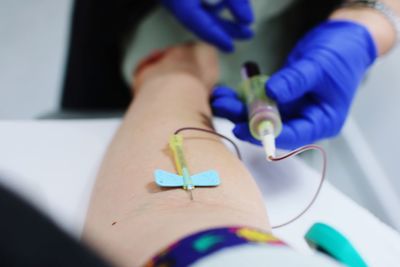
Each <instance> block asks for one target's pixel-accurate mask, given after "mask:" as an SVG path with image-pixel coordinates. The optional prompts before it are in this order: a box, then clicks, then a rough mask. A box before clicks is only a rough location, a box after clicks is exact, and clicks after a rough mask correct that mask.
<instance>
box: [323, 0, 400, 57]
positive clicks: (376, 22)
mask: <svg viewBox="0 0 400 267" xmlns="http://www.w3.org/2000/svg"><path fill="white" fill-rule="evenodd" d="M381 2H383V3H384V4H386V5H387V6H389V7H390V8H391V9H392V10H393V11H394V12H395V13H396V14H397V16H400V1H399V0H381ZM330 18H331V19H344V20H351V21H354V22H357V23H360V24H362V25H364V26H365V27H366V28H367V29H368V30H369V31H370V33H371V34H372V37H373V39H374V40H375V43H376V45H377V48H378V54H379V55H384V54H386V53H387V52H388V51H390V49H391V48H392V47H393V46H394V45H395V41H396V32H395V30H394V27H393V25H391V23H390V21H389V20H388V19H387V18H386V17H385V16H384V15H382V14H381V13H380V12H379V11H377V10H374V9H372V8H368V7H346V8H340V9H337V10H335V11H334V12H333V13H332V14H331V16H330Z"/></svg>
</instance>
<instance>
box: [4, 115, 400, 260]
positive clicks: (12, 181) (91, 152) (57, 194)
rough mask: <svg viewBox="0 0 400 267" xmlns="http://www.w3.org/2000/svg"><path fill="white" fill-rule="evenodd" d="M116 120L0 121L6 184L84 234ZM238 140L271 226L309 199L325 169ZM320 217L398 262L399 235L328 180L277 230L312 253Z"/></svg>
mask: <svg viewBox="0 0 400 267" xmlns="http://www.w3.org/2000/svg"><path fill="white" fill-rule="evenodd" d="M118 125H119V120H68V121H65V120H63V121H9V122H7V121H0V132H1V138H0V148H1V149H0V182H1V183H3V184H6V185H7V186H9V187H11V188H14V189H15V190H16V191H17V192H19V193H21V194H23V195H24V196H25V197H26V198H27V199H28V200H30V201H31V202H33V203H34V204H36V206H38V207H39V208H40V209H41V210H42V211H44V212H45V213H46V214H48V215H49V216H50V217H51V218H52V219H54V221H55V222H56V223H58V224H59V225H60V226H61V227H62V228H64V229H66V230H67V231H68V232H70V233H71V234H73V235H74V236H76V237H79V236H80V233H81V230H82V227H83V222H84V218H85V214H86V209H87V205H88V201H89V196H90V192H91V189H92V187H93V183H94V180H95V175H96V172H97V169H98V166H99V164H100V161H101V159H102V156H103V154H104V152H105V150H106V148H107V145H108V144H109V142H110V140H111V137H112V136H113V134H114V132H115V130H116V128H117V127H118ZM216 127H217V129H218V130H219V131H220V132H221V133H223V134H228V135H229V134H230V131H231V127H232V125H231V124H229V123H228V122H226V121H222V120H220V119H218V120H216ZM236 142H237V143H238V144H239V146H240V149H241V151H242V154H243V157H244V159H245V164H246V165H247V166H248V167H249V169H250V171H251V172H252V173H253V175H254V176H255V177H256V181H257V183H258V185H259V186H260V189H261V191H262V193H263V197H264V200H265V203H266V208H267V210H268V211H269V214H270V216H271V220H272V224H275V222H274V220H275V221H276V220H280V219H281V218H287V217H288V216H290V215H292V214H293V212H294V211H296V210H298V207H297V204H296V203H297V202H303V203H304V198H307V196H308V192H309V189H308V188H309V187H313V186H314V184H315V183H314V181H315V180H317V179H318V178H319V173H317V172H316V171H314V170H313V169H311V168H309V167H308V166H307V165H305V164H304V163H303V162H302V161H301V160H299V159H290V160H287V161H285V162H281V163H277V164H272V163H266V162H265V161H264V160H260V159H261V155H262V153H263V152H262V150H261V149H258V148H256V147H255V146H251V145H248V144H245V143H243V142H240V141H236ZM274 192H276V193H274ZM280 211H285V213H280ZM393 212H397V211H393ZM279 216H280V217H279ZM274 218H275V219H274ZM315 222H324V223H327V224H329V225H331V226H332V227H334V228H336V229H337V230H338V231H340V232H341V233H343V234H344V235H345V236H346V237H347V238H348V239H349V240H350V241H351V242H352V244H353V245H354V247H355V248H356V249H357V250H358V251H359V252H360V254H361V256H362V257H363V258H364V259H365V260H366V261H367V263H368V266H372V267H375V266H376V267H380V266H385V267H392V266H393V267H395V266H399V262H400V260H399V255H400V236H399V234H398V233H397V232H396V231H394V230H393V229H392V228H390V227H388V226H387V225H385V224H384V223H382V222H381V221H380V220H379V219H378V218H376V217H375V216H373V215H372V214H371V213H369V212H368V211H367V210H365V209H364V208H362V207H360V206H359V205H357V204H356V203H355V202H354V201H352V200H351V199H350V198H348V197H347V196H345V195H344V194H342V193H341V192H339V191H338V190H336V189H335V188H334V187H333V186H332V185H330V184H329V182H327V183H325V184H324V186H323V188H322V191H321V195H320V197H319V198H318V200H317V202H316V203H315V205H314V206H313V207H312V208H311V209H310V210H309V212H308V213H306V214H305V215H304V216H303V217H302V218H301V219H299V220H298V221H296V222H294V223H292V224H290V225H288V226H285V227H283V228H280V229H276V230H274V231H273V233H274V235H276V236H277V237H279V238H280V239H282V240H283V241H285V242H286V243H288V244H289V245H291V246H292V247H293V248H295V249H296V250H299V251H302V252H303V253H308V254H309V253H311V250H310V249H309V248H308V246H307V244H306V243H305V241H304V238H303V237H304V234H305V233H306V232H307V230H308V229H309V228H310V227H311V226H312V225H313V224H314V223H315Z"/></svg>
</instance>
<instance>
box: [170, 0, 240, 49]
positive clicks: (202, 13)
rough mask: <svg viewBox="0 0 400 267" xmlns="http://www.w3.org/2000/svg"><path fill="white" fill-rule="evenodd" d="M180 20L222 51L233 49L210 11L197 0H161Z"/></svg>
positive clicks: (226, 34) (230, 39)
mask: <svg viewBox="0 0 400 267" xmlns="http://www.w3.org/2000/svg"><path fill="white" fill-rule="evenodd" d="M163 3H164V5H165V6H166V7H168V8H169V9H170V10H172V12H173V13H174V14H175V16H176V18H177V19H178V20H179V21H180V22H182V23H183V24H184V25H185V26H186V27H187V28H188V29H190V30H191V31H192V32H193V33H194V34H196V35H197V36H198V37H200V38H201V39H203V40H204V41H207V42H209V43H211V44H214V45H216V46H217V47H218V48H220V49H221V50H223V51H226V52H230V51H232V50H233V40H232V38H231V37H230V36H229V34H228V33H226V32H225V31H224V30H223V29H222V27H221V26H220V25H219V24H218V22H217V21H215V19H214V18H213V15H212V14H211V13H210V12H207V11H206V10H205V9H204V8H203V7H202V6H201V4H200V2H199V1H198V0H185V1H181V0H175V1H171V0H170V1H166V0H164V1H163Z"/></svg>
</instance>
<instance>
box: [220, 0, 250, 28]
mask: <svg viewBox="0 0 400 267" xmlns="http://www.w3.org/2000/svg"><path fill="white" fill-rule="evenodd" d="M225 2H226V5H227V6H228V8H229V10H230V11H231V12H232V14H233V16H234V17H235V19H236V20H237V22H239V23H244V24H247V25H248V24H251V23H252V22H253V21H254V14H253V9H252V8H251V3H250V1H249V0H225Z"/></svg>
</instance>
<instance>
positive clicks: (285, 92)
mask: <svg viewBox="0 0 400 267" xmlns="http://www.w3.org/2000/svg"><path fill="white" fill-rule="evenodd" d="M321 74H322V73H321V70H320V68H319V67H318V65H317V64H315V63H314V62H313V60H312V59H300V60H298V61H295V62H293V63H291V64H290V65H288V66H286V67H284V68H282V69H281V70H279V71H278V72H276V73H275V74H274V75H272V76H271V78H270V79H269V80H268V81H267V83H266V92H267V95H268V96H269V97H271V98H273V99H274V100H276V101H277V102H278V103H280V104H285V103H288V102H291V101H294V100H296V99H298V98H300V97H302V96H303V95H304V94H306V93H308V92H309V91H311V90H312V89H313V88H314V87H315V85H316V84H317V83H318V81H319V79H321V78H322V75H321Z"/></svg>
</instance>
